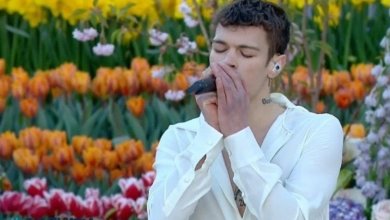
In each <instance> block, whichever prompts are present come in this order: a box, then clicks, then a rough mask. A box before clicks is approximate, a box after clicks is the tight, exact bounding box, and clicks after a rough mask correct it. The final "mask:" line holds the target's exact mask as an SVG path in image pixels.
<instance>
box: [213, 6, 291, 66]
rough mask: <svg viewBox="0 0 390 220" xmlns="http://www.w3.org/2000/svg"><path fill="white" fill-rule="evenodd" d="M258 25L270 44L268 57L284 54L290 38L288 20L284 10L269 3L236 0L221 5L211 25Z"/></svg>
mask: <svg viewBox="0 0 390 220" xmlns="http://www.w3.org/2000/svg"><path fill="white" fill-rule="evenodd" d="M218 24H221V25H222V26H223V27H227V26H259V27H263V28H264V30H265V31H266V32H267V40H268V43H269V45H270V49H269V51H268V59H271V57H272V56H273V55H274V54H284V53H285V51H286V48H287V44H288V42H289V40H290V21H289V20H288V18H287V15H286V13H285V11H284V10H283V9H282V8H281V7H279V6H277V5H275V4H273V3H271V2H265V1H261V0H236V1H233V2H232V3H230V4H227V5H226V6H224V7H222V8H221V10H220V11H218V12H217V14H216V15H215V16H214V18H213V21H212V25H213V27H214V30H215V28H216V27H217V26H218Z"/></svg>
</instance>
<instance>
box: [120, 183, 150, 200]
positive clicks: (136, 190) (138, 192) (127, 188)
mask: <svg viewBox="0 0 390 220" xmlns="http://www.w3.org/2000/svg"><path fill="white" fill-rule="evenodd" d="M118 184H119V186H120V188H121V190H122V194H123V195H124V196H125V197H126V198H130V199H133V200H136V199H137V198H139V197H141V196H142V195H144V194H145V189H144V185H143V183H142V180H137V179H136V178H134V177H131V178H128V179H120V180H119V183H118Z"/></svg>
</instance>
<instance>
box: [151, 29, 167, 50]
mask: <svg viewBox="0 0 390 220" xmlns="http://www.w3.org/2000/svg"><path fill="white" fill-rule="evenodd" d="M168 37H169V35H168V34H167V33H165V32H161V31H159V30H156V29H154V28H153V29H151V30H149V41H150V43H151V44H152V45H153V46H161V45H162V44H164V43H165V42H166V41H167V40H168Z"/></svg>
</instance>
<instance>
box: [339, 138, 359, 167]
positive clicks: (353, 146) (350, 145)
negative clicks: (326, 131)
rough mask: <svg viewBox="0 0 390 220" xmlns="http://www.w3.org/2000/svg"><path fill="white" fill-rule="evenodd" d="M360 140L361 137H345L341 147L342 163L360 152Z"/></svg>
mask: <svg viewBox="0 0 390 220" xmlns="http://www.w3.org/2000/svg"><path fill="white" fill-rule="evenodd" d="M361 142H362V139H361V138H351V137H347V138H346V139H345V142H344V147H343V164H344V163H346V162H349V161H351V160H353V159H354V158H355V157H357V156H358V155H359V154H360V150H359V149H358V147H357V146H358V144H359V143H361Z"/></svg>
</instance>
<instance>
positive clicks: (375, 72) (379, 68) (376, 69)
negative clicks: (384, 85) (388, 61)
mask: <svg viewBox="0 0 390 220" xmlns="http://www.w3.org/2000/svg"><path fill="white" fill-rule="evenodd" d="M382 71H383V67H382V66H381V65H380V64H378V65H376V66H374V68H372V69H371V75H373V76H375V77H378V76H379V75H380V74H381V73H382Z"/></svg>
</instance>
